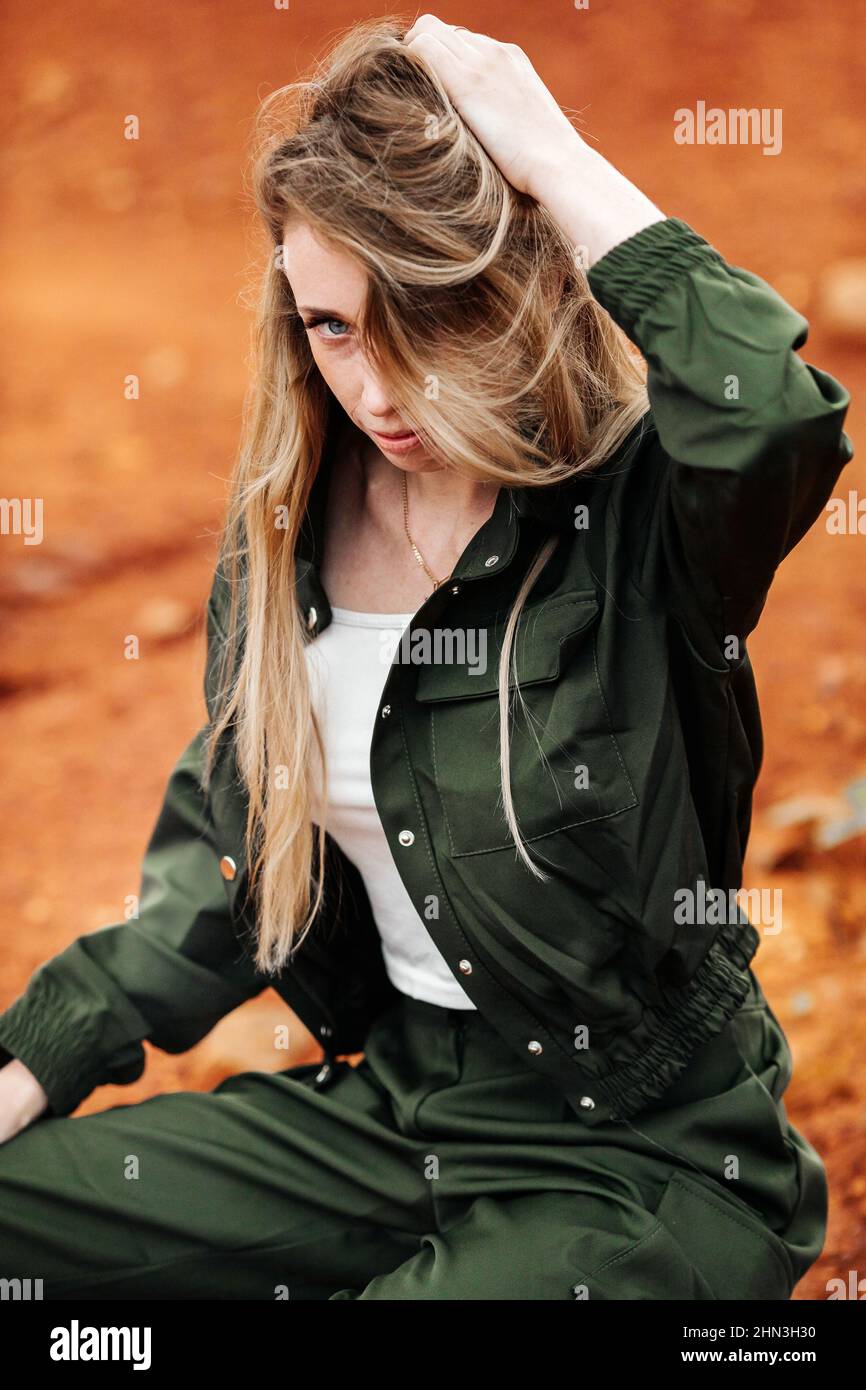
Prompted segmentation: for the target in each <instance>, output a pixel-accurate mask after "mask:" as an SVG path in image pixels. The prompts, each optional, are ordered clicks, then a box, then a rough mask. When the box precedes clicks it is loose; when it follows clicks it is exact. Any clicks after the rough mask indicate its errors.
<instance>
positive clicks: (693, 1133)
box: [0, 976, 827, 1300]
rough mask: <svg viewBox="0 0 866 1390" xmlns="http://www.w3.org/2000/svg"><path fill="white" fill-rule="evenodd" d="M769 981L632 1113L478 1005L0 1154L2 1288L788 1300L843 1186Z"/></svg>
mask: <svg viewBox="0 0 866 1390" xmlns="http://www.w3.org/2000/svg"><path fill="white" fill-rule="evenodd" d="M752 981H753V985H752V995H751V997H750V998H749V1000H748V1001H747V1003H746V1005H745V1007H744V1008H743V1010H742V1011H741V1012H740V1013H739V1014H738V1015H736V1016H735V1018H734V1019H733V1020H732V1021H731V1022H730V1023H729V1024H728V1026H727V1027H726V1028H725V1030H724V1031H723V1032H722V1033H721V1034H720V1035H719V1036H718V1037H717V1038H715V1039H713V1040H712V1041H711V1042H710V1043H708V1044H706V1045H705V1046H703V1047H701V1048H700V1050H699V1051H698V1052H697V1053H696V1054H695V1056H694V1059H693V1061H692V1062H691V1064H690V1065H689V1067H688V1069H687V1071H686V1072H685V1073H684V1074H683V1075H682V1076H681V1078H680V1080H679V1081H678V1083H677V1084H676V1086H675V1087H674V1088H673V1089H672V1090H670V1091H669V1092H668V1093H667V1094H666V1095H665V1096H664V1097H663V1098H662V1100H661V1101H659V1102H656V1103H654V1104H653V1105H652V1106H650V1107H649V1108H647V1109H645V1110H644V1111H643V1112H642V1113H641V1114H640V1115H639V1116H637V1117H636V1118H635V1120H634V1121H631V1122H625V1121H619V1122H617V1123H616V1124H614V1123H606V1124H604V1125H599V1126H595V1127H588V1126H585V1125H583V1124H582V1123H581V1121H580V1119H579V1117H578V1116H576V1115H575V1114H574V1112H573V1111H572V1110H571V1109H570V1107H569V1106H568V1104H567V1102H566V1101H565V1099H564V1098H563V1097H562V1096H561V1095H560V1094H558V1093H557V1091H556V1089H555V1087H554V1086H553V1084H552V1083H550V1082H548V1081H547V1080H546V1079H545V1078H542V1077H538V1076H533V1074H532V1071H531V1068H530V1067H529V1066H528V1065H527V1063H526V1062H523V1061H521V1060H520V1059H519V1058H517V1057H515V1055H514V1054H513V1053H512V1052H511V1050H510V1049H509V1048H508V1047H507V1046H506V1045H505V1044H504V1043H503V1042H502V1041H501V1040H500V1039H499V1038H498V1036H497V1034H496V1033H495V1032H494V1031H493V1030H492V1029H491V1028H490V1027H489V1025H488V1024H487V1023H486V1022H485V1021H484V1020H483V1019H482V1018H481V1017H480V1016H479V1015H478V1014H477V1013H475V1012H474V1011H470V1012H468V1013H467V1012H465V1011H462V1010H454V1009H445V1008H439V1007H438V1006H436V1005H432V1004H426V1003H421V1002H418V1001H415V1000H411V999H409V998H405V999H402V1000H401V1001H400V1002H399V1003H398V1004H397V1005H396V1006H394V1007H393V1008H390V1009H389V1010H388V1011H387V1012H386V1013H385V1014H383V1015H381V1016H380V1018H379V1019H377V1020H376V1023H375V1024H374V1027H373V1029H372V1031H371V1033H370V1035H369V1038H368V1043H367V1050H366V1053H365V1055H364V1059H363V1061H362V1062H361V1063H360V1064H359V1065H357V1066H355V1067H353V1066H351V1065H350V1064H349V1063H347V1062H342V1063H339V1064H338V1065H337V1066H336V1068H335V1069H334V1071H333V1072H332V1073H331V1078H330V1079H329V1080H327V1081H326V1082H324V1084H323V1083H322V1082H320V1081H319V1080H317V1078H318V1077H319V1074H320V1067H319V1065H318V1064H315V1065H305V1066H299V1067H293V1068H291V1069H289V1070H288V1071H282V1072H276V1073H270V1072H243V1073H240V1074H238V1075H236V1076H232V1077H230V1078H228V1079H227V1080H225V1081H223V1082H221V1084H220V1085H218V1086H217V1087H216V1088H215V1089H214V1090H213V1091H210V1092H205V1093H199V1092H190V1091H182V1092H178V1093H170V1094H166V1095H160V1096H155V1097H153V1098H152V1099H150V1100H146V1101H141V1102H139V1103H137V1104H129V1105H118V1106H114V1107H113V1108H112V1109H110V1110H106V1111H103V1112H102V1113H100V1114H97V1115H89V1116H84V1117H82V1118H77V1119H76V1118H71V1117H50V1116H43V1117H41V1118H40V1119H39V1120H37V1121H36V1122H35V1123H34V1124H33V1125H32V1126H30V1127H29V1128H28V1129H26V1130H24V1131H23V1132H22V1133H20V1134H18V1135H16V1136H15V1138H13V1139H12V1140H10V1141H9V1142H8V1143H6V1144H4V1145H2V1146H0V1278H14V1277H20V1278H26V1277H30V1278H31V1279H40V1278H41V1279H42V1280H43V1297H44V1298H49V1299H51V1298H54V1299H63V1298H94V1299H99V1298H109V1299H133V1298H136V1299H138V1298H141V1299H149V1298H152V1299H223V1298H225V1299H238V1298H240V1299H271V1300H273V1299H277V1298H290V1299H291V1298H296V1299H304V1300H307V1299H349V1298H360V1299H582V1298H590V1299H592V1298H595V1299H605V1300H611V1299H689V1300H691V1299H701V1300H704V1299H708V1300H718V1299H749V1300H756V1299H787V1298H789V1297H790V1294H791V1291H792V1289H793V1288H794V1285H795V1284H796V1283H797V1281H798V1280H799V1279H800V1278H801V1277H802V1275H803V1274H804V1273H805V1271H806V1270H807V1269H808V1268H809V1266H810V1265H811V1264H812V1263H813V1262H814V1261H815V1260H816V1259H817V1257H818V1255H819V1254H820V1252H821V1249H822V1246H823V1243H824V1237H825V1230H826V1218H827V1185H826V1175H825V1170H824V1166H823V1164H822V1162H821V1159H820V1158H819V1156H818V1154H817V1153H816V1152H815V1150H814V1149H813V1148H812V1146H811V1145H810V1144H809V1143H808V1141H807V1140H806V1139H805V1138H804V1137H803V1136H802V1135H801V1134H799V1133H798V1132H797V1131H796V1130H795V1129H794V1128H793V1127H792V1126H791V1125H790V1123H789V1121H788V1119H787V1117H786V1113H785V1107H784V1103H783V1100H782V1093H783V1092H784V1090H785V1088H786V1086H787V1084H788V1081H789V1079H790V1074H791V1055H790V1051H789V1048H788V1044H787V1041H786V1038H785V1035H784V1033H783V1031H782V1029H781V1027H780V1025H779V1023H778V1021H777V1020H776V1018H775V1016H774V1014H773V1013H772V1011H771V1010H770V1009H769V1007H768V1005H767V1004H766V1001H765V999H764V998H763V995H762V993H761V991H760V987H759V985H758V983H757V980H756V979H755V977H754V976H752Z"/></svg>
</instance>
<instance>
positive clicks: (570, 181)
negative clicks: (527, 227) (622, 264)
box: [533, 135, 667, 270]
mask: <svg viewBox="0 0 866 1390" xmlns="http://www.w3.org/2000/svg"><path fill="white" fill-rule="evenodd" d="M533 197H534V198H535V199H536V201H537V202H539V203H540V204H541V205H542V206H543V207H545V208H546V209H547V211H548V212H549V213H550V215H551V216H552V217H553V218H554V219H555V221H556V222H557V223H558V224H559V226H560V227H561V228H562V230H563V231H564V232H565V233H566V235H567V236H568V237H569V239H570V240H571V241H572V242H573V243H574V245H575V247H576V248H577V249H578V251H579V252H580V260H581V264H582V266H583V269H584V270H588V269H589V268H590V267H591V266H593V265H595V263H596V262H597V261H599V260H601V258H602V256H604V255H606V254H607V252H608V251H611V250H613V248H614V246H618V245H619V244H620V242H622V241H627V240H628V238H629V237H632V236H635V235H636V234H637V233H638V232H641V231H643V229H644V228H645V227H649V226H650V225H651V224H652V223H653V222H662V221H665V220H666V217H667V214H666V213H664V212H663V211H662V210H661V208H659V207H658V206H657V204H655V203H654V202H653V201H652V200H651V199H650V198H648V197H647V196H646V194H645V193H642V192H641V190H640V189H639V188H638V187H637V186H636V185H635V184H633V183H632V182H631V181H630V180H629V179H627V178H626V176H625V175H624V174H621V173H620V171H619V170H618V169H616V168H615V167H614V166H613V165H612V164H611V163H610V161H609V160H607V159H605V157H604V155H602V154H599V152H598V151H597V150H594V149H592V148H591V147H590V146H589V145H587V144H586V143H585V142H584V141H583V140H581V139H580V137H579V136H577V135H576V136H575V143H573V144H569V145H568V147H567V149H565V148H563V147H560V149H559V150H558V151H557V153H556V154H554V155H553V156H552V157H550V158H549V159H548V160H546V161H544V162H543V163H542V166H541V167H540V168H539V170H538V173H537V176H536V179H535V181H534V184H533Z"/></svg>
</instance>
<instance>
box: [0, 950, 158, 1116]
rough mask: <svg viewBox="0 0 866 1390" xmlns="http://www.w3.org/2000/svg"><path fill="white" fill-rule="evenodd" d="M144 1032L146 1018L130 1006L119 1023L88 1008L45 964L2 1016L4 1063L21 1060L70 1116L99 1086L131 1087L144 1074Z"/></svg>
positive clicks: (54, 1107) (54, 1110)
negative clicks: (141, 1016) (142, 1038)
mask: <svg viewBox="0 0 866 1390" xmlns="http://www.w3.org/2000/svg"><path fill="white" fill-rule="evenodd" d="M117 1007H118V1002H117V1001H116V1002H115V1004H114V1008H115V1009H116V1008H117ZM120 1007H121V1008H122V1007H123V1006H122V1004H121V1005H120ZM143 1031H144V1029H143V1020H142V1019H141V1018H140V1016H139V1015H138V1013H137V1011H135V1010H130V1009H129V1006H127V1007H126V1011H125V1014H124V1015H123V1016H122V1017H118V1018H116V1021H115V1020H112V1018H111V1015H110V1014H109V1013H108V1012H107V1011H103V1012H100V1013H99V1014H98V1016H97V1015H94V1014H93V1013H90V1012H88V1011H85V1010H84V1009H83V1008H82V1005H81V1002H80V1000H79V999H78V998H76V997H75V996H74V995H73V994H72V993H71V991H70V990H69V987H68V984H67V985H66V986H64V985H63V984H61V983H58V981H57V980H56V979H55V978H54V976H53V975H52V974H51V972H50V968H49V966H47V965H45V966H42V967H40V968H39V969H37V970H36V971H35V972H34V974H33V976H32V978H31V980H30V983H29V985H28V987H27V989H26V990H25V992H24V993H23V994H22V995H20V996H19V998H17V999H16V1000H14V1002H13V1003H12V1004H10V1006H9V1008H8V1009H6V1010H5V1012H4V1013H2V1014H0V1064H5V1062H6V1061H10V1060H12V1059H14V1058H18V1059H19V1061H21V1062H23V1063H24V1065H25V1067H27V1069H28V1070H29V1071H31V1072H32V1073H33V1075H34V1076H35V1077H36V1080H37V1081H38V1082H39V1084H40V1086H41V1087H42V1089H43V1090H44V1092H45V1094H46V1095H47V1097H48V1106H49V1110H50V1112H51V1114H53V1115H69V1114H71V1112H72V1111H73V1110H75V1109H76V1108H77V1107H78V1106H79V1105H80V1104H81V1102H82V1101H83V1100H84V1099H85V1098H86V1097H87V1096H89V1095H90V1093H91V1091H93V1090H94V1088H95V1087H96V1086H99V1085H103V1084H105V1083H107V1082H111V1083H114V1084H117V1085H126V1084H127V1083H129V1082H131V1081H136V1080H137V1079H138V1077H139V1076H141V1073H142V1072H143V1070H144V1064H145V1056H144V1049H143V1047H142V1046H141V1043H140V1041H138V1036H141V1035H143ZM136 1034H137V1035H138V1036H131V1035H136ZM7 1054H8V1055H7ZM107 1057H110V1062H108V1063H106V1058H107Z"/></svg>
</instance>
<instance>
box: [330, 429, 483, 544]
mask: <svg viewBox="0 0 866 1390" xmlns="http://www.w3.org/2000/svg"><path fill="white" fill-rule="evenodd" d="M356 458H357V461H358V463H359V465H360V469H361V473H362V478H363V487H364V492H365V493H366V495H367V496H368V497H369V498H370V499H371V501H372V500H373V499H381V500H382V502H383V503H384V504H385V505H386V506H389V507H390V506H392V505H393V499H394V497H395V496H396V497H397V499H398V500H399V502H400V506H401V508H402V497H403V477H404V476H405V479H406V487H407V493H408V497H409V524H410V526H412V524H413V519H414V520H415V521H416V522H417V524H418V525H419V527H421V526H423V525H425V524H426V525H428V526H429V525H431V524H436V525H437V529H440V530H441V529H443V528H444V530H445V531H447V530H448V527H449V523H451V524H452V526H453V530H454V531H455V532H456V531H459V530H460V529H461V521H465V519H466V518H467V517H473V516H476V515H477V514H479V513H483V514H485V515H489V514H490V512H491V511H492V510H493V507H494V505H495V502H496V496H497V494H498V492H499V488H500V483H499V482H497V481H496V480H491V481H489V482H481V481H479V480H477V479H475V478H467V477H465V476H463V475H461V474H459V473H457V472H456V471H455V470H454V469H453V468H448V467H446V466H444V465H441V466H440V465H436V464H430V465H429V466H428V465H425V466H424V467H423V468H414V467H407V468H402V467H400V466H398V465H397V464H394V463H392V462H391V460H390V459H389V458H387V457H386V456H385V454H383V453H382V451H381V450H380V449H378V448H377V447H376V445H375V444H373V442H372V440H369V439H365V440H362V441H361V444H360V448H359V451H358V454H357V455H356Z"/></svg>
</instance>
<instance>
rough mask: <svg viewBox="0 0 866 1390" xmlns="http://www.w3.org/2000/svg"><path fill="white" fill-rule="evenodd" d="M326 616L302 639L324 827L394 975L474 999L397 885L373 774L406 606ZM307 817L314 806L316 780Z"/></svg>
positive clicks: (401, 984)
mask: <svg viewBox="0 0 866 1390" xmlns="http://www.w3.org/2000/svg"><path fill="white" fill-rule="evenodd" d="M331 615H332V621H331V623H330V624H329V625H328V627H326V628H325V631H324V632H322V633H321V634H320V635H319V636H318V637H317V638H316V639H315V640H314V641H312V642H310V643H309V645H308V646H307V649H306V655H307V661H308V669H309V671H310V681H311V686H312V694H313V702H314V705H315V709H316V714H317V715H318V718H319V721H320V725H321V728H322V735H323V738H324V741H325V751H326V753H327V757H328V798H327V807H326V819H325V828H326V830H327V831H328V832H329V833H330V834H331V835H332V836H333V838H334V840H335V841H336V842H337V844H338V845H339V847H340V849H341V850H342V851H343V853H344V854H345V855H346V857H347V858H348V859H350V860H351V862H352V863H353V864H355V865H356V867H357V868H358V870H359V871H360V874H361V877H362V879H363V881H364V887H365V888H366V890H367V894H368V896H369V899H370V906H371V907H372V910H373V918H374V921H375V923H376V926H377V928H378V931H379V935H380V937H381V939H382V955H383V958H384V962H385V969H386V971H387V974H388V977H389V979H390V980H391V983H392V984H393V985H395V986H396V988H397V989H399V990H401V991H402V992H403V993H404V994H409V995H411V996H412V997H413V998H415V999H426V1000H427V1001H428V1002H429V1003H431V1004H439V1005H441V1006H443V1007H446V1008H456V1009H474V1008H475V1005H474V1004H473V1003H472V1000H471V999H470V998H469V996H468V995H467V994H466V992H465V990H464V989H462V988H461V986H460V985H459V984H458V982H457V980H455V978H454V976H453V975H452V973H451V971H450V970H449V968H448V966H447V964H446V962H445V959H444V957H443V956H442V954H441V952H440V951H439V950H438V948H437V947H436V945H435V944H434V942H433V941H432V940H431V939H430V933H429V931H428V929H427V927H426V926H425V924H424V922H423V921H422V920H421V917H420V916H419V914H418V912H417V910H416V908H415V905H414V903H413V902H412V899H411V898H410V897H409V894H408V893H407V892H406V889H405V887H404V886H403V880H402V879H401V878H400V875H399V874H398V872H397V868H396V865H395V863H394V858H393V855H392V854H391V850H390V848H389V845H388V841H387V838H386V836H385V832H384V829H383V827H382V822H381V820H380V819H379V813H378V811H377V809H376V803H375V801H374V800H373V788H372V785H371V782H370V744H371V741H372V738H373V727H374V724H375V721H376V718H377V716H378V713H379V709H380V705H381V699H382V691H383V689H384V686H385V681H386V680H387V678H388V669H389V667H390V665H391V662H392V661H393V658H394V654H395V651H396V648H397V644H398V642H399V640H400V637H401V635H402V633H403V632H404V631H405V629H406V627H407V625H408V624H409V622H410V620H411V619H412V618H413V617H414V614H413V613H356V612H353V611H352V610H351V609H348V608H335V607H334V606H333V604H332V605H331ZM318 796H319V800H318V801H317V802H316V811H315V813H314V819H315V820H316V822H317V823H319V819H318V818H319V816H320V815H321V788H319V789H318Z"/></svg>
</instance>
